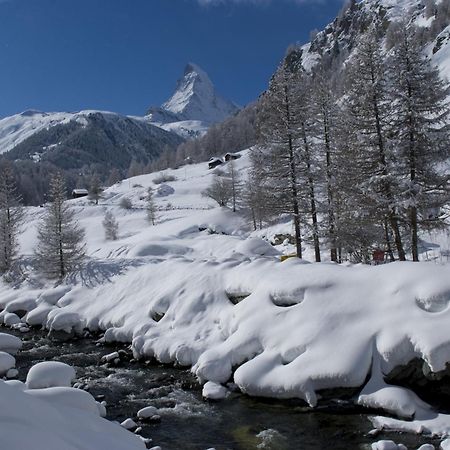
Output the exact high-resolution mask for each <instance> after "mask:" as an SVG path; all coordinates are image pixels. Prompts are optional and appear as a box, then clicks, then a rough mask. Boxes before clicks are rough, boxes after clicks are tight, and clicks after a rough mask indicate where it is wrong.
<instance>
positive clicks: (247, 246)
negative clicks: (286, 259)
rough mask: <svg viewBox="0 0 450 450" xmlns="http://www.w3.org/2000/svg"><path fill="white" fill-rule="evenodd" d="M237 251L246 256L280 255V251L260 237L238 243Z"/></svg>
mask: <svg viewBox="0 0 450 450" xmlns="http://www.w3.org/2000/svg"><path fill="white" fill-rule="evenodd" d="M236 251H237V252H238V253H242V254H243V255H245V256H279V255H280V252H279V251H278V250H277V249H275V248H274V247H273V246H272V245H270V244H269V243H268V242H267V241H265V240H263V239H260V238H256V237H254V238H249V239H245V240H243V241H242V242H240V243H239V244H238V245H236Z"/></svg>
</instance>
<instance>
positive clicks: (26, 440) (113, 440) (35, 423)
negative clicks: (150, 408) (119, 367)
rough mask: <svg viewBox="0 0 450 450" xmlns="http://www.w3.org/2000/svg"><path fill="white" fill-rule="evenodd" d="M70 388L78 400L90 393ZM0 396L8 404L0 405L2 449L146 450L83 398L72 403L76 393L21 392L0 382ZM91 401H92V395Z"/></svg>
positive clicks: (132, 436)
mask: <svg viewBox="0 0 450 450" xmlns="http://www.w3.org/2000/svg"><path fill="white" fill-rule="evenodd" d="M53 389H56V388H53ZM72 391H76V392H77V394H76V396H77V397H78V399H80V398H81V395H84V396H90V394H88V393H86V392H84V393H83V391H79V390H76V389H73V390H72ZM67 392H68V391H67ZM85 398H86V397H85ZM91 398H92V397H91ZM0 399H1V403H2V404H3V405H7V407H1V408H0V434H1V436H2V437H1V439H2V448H5V449H27V448H30V449H31V448H32V449H33V450H49V449H58V450H59V449H64V450H92V449H95V450H123V449H125V448H126V449H127V450H138V449H140V450H142V449H145V445H144V444H143V443H142V442H141V440H140V439H139V438H138V437H136V436H134V435H133V434H131V433H129V432H127V431H125V430H123V429H122V428H121V427H119V426H118V425H117V424H113V423H111V422H108V421H107V420H105V419H102V418H101V417H100V416H99V415H98V410H94V409H91V410H89V409H88V408H86V404H87V403H86V402H85V401H81V402H74V399H75V395H60V396H55V395H53V393H52V390H48V389H43V390H32V391H22V390H21V389H18V388H17V387H16V386H9V385H8V384H7V383H5V382H3V381H0ZM92 401H94V402H95V400H94V399H93V398H92ZM74 424H76V426H74Z"/></svg>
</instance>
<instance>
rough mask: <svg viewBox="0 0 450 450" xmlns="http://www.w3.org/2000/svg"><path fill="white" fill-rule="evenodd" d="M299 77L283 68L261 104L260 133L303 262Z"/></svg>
mask: <svg viewBox="0 0 450 450" xmlns="http://www.w3.org/2000/svg"><path fill="white" fill-rule="evenodd" d="M294 77H295V74H294V73H293V72H292V71H291V70H290V68H288V67H287V65H286V64H283V65H282V66H281V67H280V68H279V69H278V70H277V72H276V74H275V75H274V77H273V78H272V80H271V83H270V86H269V89H268V91H267V92H266V93H265V95H264V97H263V98H262V100H261V105H260V111H259V117H258V131H259V141H260V144H261V145H262V146H263V147H264V148H265V149H267V170H268V176H270V178H271V186H270V188H271V194H272V195H273V199H274V204H277V205H278V210H279V212H280V213H288V214H291V215H292V219H293V222H294V233H295V242H296V250H297V256H298V257H299V258H302V232H301V218H300V200H299V168H298V158H299V142H298V139H299V135H298V123H297V117H296V110H295V104H296V101H297V98H296V95H295V85H294V81H293V79H294Z"/></svg>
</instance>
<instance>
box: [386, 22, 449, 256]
mask: <svg viewBox="0 0 450 450" xmlns="http://www.w3.org/2000/svg"><path fill="white" fill-rule="evenodd" d="M396 36H397V39H396V42H397V45H396V46H395V47H394V51H393V55H392V57H391V58H390V59H389V72H390V77H391V82H392V86H391V92H392V100H393V104H394V108H395V114H394V116H393V124H392V125H393V127H392V129H393V131H392V133H393V136H394V142H395V149H396V155H395V156H396V161H397V164H398V176H399V178H400V179H401V180H402V182H403V184H402V185H401V186H400V188H401V193H402V195H403V198H402V200H403V209H404V210H405V213H406V218H405V221H406V222H407V223H408V225H409V229H410V234H411V237H410V240H411V253H412V258H413V261H418V260H419V238H418V232H419V226H420V225H424V226H428V227H432V226H435V227H437V226H439V225H440V222H439V220H437V218H436V217H435V215H434V214H433V215H432V219H431V220H429V217H428V214H427V212H428V211H430V210H432V209H439V207H441V206H442V205H443V204H444V203H445V201H447V200H448V193H449V192H448V180H449V177H448V175H447V176H446V175H445V174H443V171H442V169H441V168H440V165H441V164H442V163H443V162H444V161H445V160H446V159H448V157H449V150H448V149H449V147H450V134H449V131H450V129H449V123H450V122H449V118H450V109H449V103H448V95H449V93H450V91H449V88H448V87H447V86H446V85H445V84H444V82H443V80H442V79H441V77H440V74H439V71H438V69H437V68H435V67H433V66H432V65H431V63H430V61H429V59H428V58H426V56H425V55H424V54H423V51H422V48H421V46H420V44H419V42H418V40H417V36H416V30H415V28H414V27H409V28H408V27H407V24H403V26H400V27H399V31H398V32H397V33H396Z"/></svg>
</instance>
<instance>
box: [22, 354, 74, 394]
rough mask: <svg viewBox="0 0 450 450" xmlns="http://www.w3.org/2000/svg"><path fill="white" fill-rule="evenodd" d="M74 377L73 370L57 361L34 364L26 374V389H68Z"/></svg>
mask: <svg viewBox="0 0 450 450" xmlns="http://www.w3.org/2000/svg"><path fill="white" fill-rule="evenodd" d="M75 376H76V373H75V369H74V368H73V367H71V366H69V365H68V364H64V363H62V362H58V361H45V362H41V363H38V364H35V365H34V366H33V367H32V368H31V369H30V370H29V372H28V375H27V380H26V385H27V387H28V389H42V388H50V387H68V386H70V385H71V384H72V381H73V380H74V378H75Z"/></svg>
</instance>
